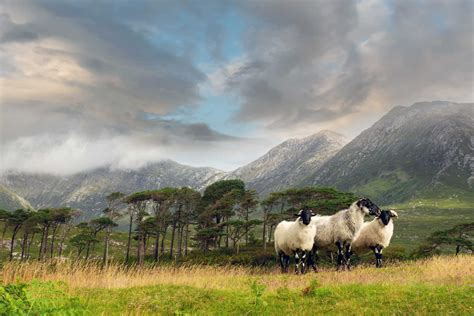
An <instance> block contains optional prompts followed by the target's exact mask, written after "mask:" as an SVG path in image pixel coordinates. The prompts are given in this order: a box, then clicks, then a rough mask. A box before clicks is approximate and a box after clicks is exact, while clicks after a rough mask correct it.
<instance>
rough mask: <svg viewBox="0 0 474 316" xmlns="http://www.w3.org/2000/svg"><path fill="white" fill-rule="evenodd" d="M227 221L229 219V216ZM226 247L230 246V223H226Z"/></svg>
mask: <svg viewBox="0 0 474 316" xmlns="http://www.w3.org/2000/svg"><path fill="white" fill-rule="evenodd" d="M226 221H229V219H228V218H227V219H226ZM225 247H226V248H229V225H225Z"/></svg>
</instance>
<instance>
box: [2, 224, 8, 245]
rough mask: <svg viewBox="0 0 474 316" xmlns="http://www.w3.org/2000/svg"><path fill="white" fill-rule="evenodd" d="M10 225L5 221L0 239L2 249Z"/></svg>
mask: <svg viewBox="0 0 474 316" xmlns="http://www.w3.org/2000/svg"><path fill="white" fill-rule="evenodd" d="M7 228H8V225H7V223H4V225H3V231H2V240H0V251H2V250H3V242H4V240H5V233H6V232H7Z"/></svg>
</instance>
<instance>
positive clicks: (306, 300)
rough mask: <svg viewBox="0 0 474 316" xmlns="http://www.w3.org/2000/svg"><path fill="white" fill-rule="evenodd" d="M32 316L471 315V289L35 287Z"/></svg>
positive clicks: (40, 284) (255, 285)
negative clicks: (33, 315) (105, 315)
mask: <svg viewBox="0 0 474 316" xmlns="http://www.w3.org/2000/svg"><path fill="white" fill-rule="evenodd" d="M26 292H27V296H28V298H29V301H30V305H31V306H30V308H29V312H30V313H31V314H38V315H39V314H50V315H54V314H57V315H68V314H69V315H80V314H93V315H97V314H107V315H120V314H142V315H283V314H287V313H288V314H292V315H315V314H322V313H324V314H359V315H362V314H364V315H381V314H382V315H408V314H410V315H414V314H423V315H427V314H437V315H448V314H451V315H472V313H474V300H473V295H474V292H473V289H472V287H470V286H448V285H443V286H433V285H423V284H414V285H406V286H396V287H394V286H390V285H382V284H375V285H373V284H372V285H360V284H351V285H334V286H318V284H317V282H315V281H312V282H310V283H309V284H308V285H307V287H305V288H303V290H290V289H288V288H285V287H281V288H278V289H277V290H276V291H267V290H266V289H265V287H264V286H263V285H261V284H259V283H250V284H249V287H248V290H246V291H234V290H216V289H202V288H196V287H190V286H174V285H159V286H146V287H136V288H126V289H113V290H109V289H80V290H75V291H68V290H67V287H66V286H65V285H64V284H62V283H52V282H38V281H34V282H31V283H30V284H28V286H27V287H26Z"/></svg>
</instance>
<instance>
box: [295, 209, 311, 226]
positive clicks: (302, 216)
mask: <svg viewBox="0 0 474 316" xmlns="http://www.w3.org/2000/svg"><path fill="white" fill-rule="evenodd" d="M295 216H297V217H298V219H299V220H300V222H302V223H303V224H304V225H309V223H311V216H315V214H314V213H313V211H312V210H308V209H303V210H300V211H299V212H298V213H297V214H295Z"/></svg>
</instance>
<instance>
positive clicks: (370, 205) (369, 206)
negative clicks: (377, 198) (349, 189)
mask: <svg viewBox="0 0 474 316" xmlns="http://www.w3.org/2000/svg"><path fill="white" fill-rule="evenodd" d="M356 204H357V206H358V207H359V208H360V209H361V210H362V211H363V212H364V213H365V214H369V215H372V216H380V212H381V210H380V208H379V207H378V206H377V205H376V204H375V203H374V202H372V201H371V200H370V199H368V198H362V199H359V200H358V201H357V203H356Z"/></svg>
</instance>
